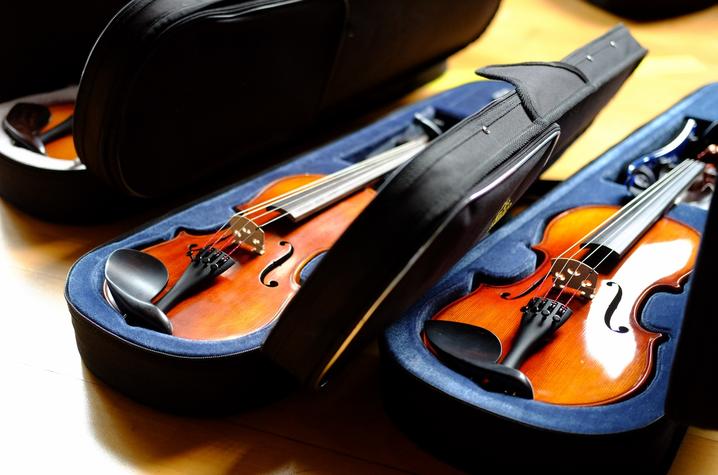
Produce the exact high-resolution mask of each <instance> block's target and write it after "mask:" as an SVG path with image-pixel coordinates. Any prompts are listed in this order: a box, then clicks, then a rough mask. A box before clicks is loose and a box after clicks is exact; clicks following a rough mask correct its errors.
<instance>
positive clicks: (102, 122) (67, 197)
mask: <svg viewBox="0 0 718 475" xmlns="http://www.w3.org/2000/svg"><path fill="white" fill-rule="evenodd" d="M85 3H86V2H82V5H81V8H79V9H76V8H68V7H67V5H66V4H64V5H63V6H64V7H65V8H67V10H68V12H72V14H77V15H78V18H86V15H87V18H90V17H91V18H92V21H90V20H89V19H88V21H87V22H86V23H85V24H83V25H82V26H81V27H78V28H77V31H82V32H83V33H82V34H81V35H80V36H81V39H80V40H78V41H79V43H82V44H81V45H80V46H77V47H76V45H75V43H72V44H70V43H66V42H64V41H58V42H55V43H53V45H52V46H51V47H48V48H49V51H53V52H54V53H56V54H54V55H53V60H54V61H55V60H56V61H62V58H63V56H62V54H60V52H56V51H55V49H56V48H57V49H63V50H64V49H66V48H70V47H72V48H73V52H72V53H71V54H70V59H69V60H68V64H67V65H63V66H62V71H67V74H65V73H63V74H61V75H60V76H61V79H60V78H58V79H53V81H51V82H48V83H45V82H42V83H38V84H37V87H53V85H54V84H56V83H58V82H59V83H60V84H61V85H65V82H63V81H67V78H68V77H69V78H71V80H72V81H73V82H74V81H77V78H78V76H79V73H80V70H81V69H80V65H81V64H82V61H85V60H86V63H85V68H84V71H83V72H82V78H81V80H80V86H79V91H78V96H77V104H76V113H75V127H74V138H75V147H76V149H77V152H78V155H79V157H80V159H81V161H82V162H83V164H84V165H85V166H86V167H87V169H85V168H84V167H79V168H77V169H73V170H63V171H57V170H51V169H42V168H38V167H32V166H26V165H24V164H22V163H19V162H17V161H14V160H13V159H12V158H8V157H2V156H0V172H2V175H3V177H4V178H3V179H2V180H0V193H2V195H3V196H4V197H5V198H6V199H8V200H9V201H11V202H13V203H14V204H15V205H17V206H19V207H20V208H22V209H24V210H25V211H28V212H30V213H33V214H35V215H38V216H41V217H43V218H46V219H51V220H57V221H88V220H93V219H97V218H98V217H99V218H103V217H107V216H116V215H118V214H120V213H122V212H127V211H128V210H129V209H131V207H130V205H134V206H139V205H142V204H143V201H142V200H139V199H138V198H159V197H166V196H167V195H169V194H174V195H180V194H181V195H184V196H194V197H196V196H201V195H203V194H206V193H208V192H210V191H212V190H216V189H217V188H219V187H221V186H224V185H226V184H227V183H231V182H232V181H235V180H236V179H238V178H241V177H246V176H250V175H252V174H254V173H257V172H258V171H260V170H262V169H264V168H267V167H268V166H270V165H271V164H272V162H271V161H272V160H274V161H277V160H278V159H279V158H280V157H281V153H275V154H274V155H272V156H271V157H272V158H270V157H268V156H267V154H266V153H265V152H269V151H273V152H277V149H278V148H279V146H280V145H286V146H287V147H288V146H289V145H290V143H291V144H295V143H296V142H297V141H298V139H300V138H301V139H305V136H304V135H303V133H304V132H308V131H311V130H309V129H310V128H311V127H313V126H314V127H315V128H318V127H319V125H320V124H319V122H320V120H321V125H324V126H331V125H333V124H332V121H336V120H337V119H338V118H339V117H340V116H341V118H342V119H346V118H347V117H348V116H349V115H351V114H353V113H356V112H359V111H361V110H367V109H368V108H370V107H372V106H373V105H376V104H379V103H381V102H383V101H386V100H387V99H389V98H391V97H395V96H397V95H398V94H400V93H404V92H406V91H408V90H410V89H412V88H414V87H416V86H418V85H419V84H422V83H424V82H426V81H428V80H430V79H432V78H434V77H436V76H437V75H438V74H440V73H441V72H442V71H443V68H444V60H445V58H446V57H447V56H449V55H450V54H452V53H454V52H455V51H457V50H459V49H461V48H462V47H464V46H466V45H467V44H468V43H470V42H471V41H473V40H475V39H476V38H477V37H478V36H479V35H480V34H481V33H482V32H483V31H484V29H485V28H486V26H487V25H488V23H489V22H490V21H491V19H492V18H493V15H494V13H495V12H496V9H497V8H498V4H499V0H480V1H472V0H451V1H448V2H434V1H431V0H419V1H410V0H390V1H386V2H374V1H371V0H346V1H345V0H250V1H247V0H187V1H183V2H177V1H175V0H134V1H131V2H127V1H126V0H124V1H123V0H115V1H114V2H100V3H102V4H103V6H102V7H99V6H94V4H93V6H90V7H87V8H85V7H86V6H84V4H85ZM24 5H34V6H35V7H37V11H36V14H35V15H34V16H33V15H31V14H30V12H25V11H24V10H22V9H21V10H18V11H19V12H22V14H23V18H35V17H42V18H45V17H46V16H47V15H48V14H50V13H53V12H55V11H56V9H57V8H58V7H59V5H55V6H53V7H52V8H50V9H49V10H47V11H46V10H44V9H43V8H44V7H38V5H37V4H36V2H32V3H27V4H24ZM122 5H124V8H122V9H120V7H121V6H122ZM83 9H84V10H83ZM78 10H79V11H78ZM100 10H101V11H100ZM118 10H119V12H118ZM95 11H100V13H99V14H97V15H95V13H94V12H95ZM114 12H117V13H116V14H115V15H114V17H112V19H111V21H109V24H107V26H106V27H105V29H104V31H102V33H101V34H100V35H99V38H98V39H97V41H96V43H95V46H94V48H92V51H91V53H90V54H89V57H87V56H86V55H87V52H88V50H89V46H90V45H91V42H92V41H93V40H94V38H96V37H97V36H96V35H97V34H98V33H100V29H101V20H105V21H106V20H108V19H109V18H110V16H111V15H110V14H111V13H114ZM63 15H65V14H58V15H57V18H58V19H62V18H64V16H63ZM3 18H4V19H6V20H7V19H10V20H11V22H14V24H15V26H14V28H15V29H14V30H13V31H17V28H19V27H20V26H21V25H22V26H23V28H24V27H26V26H27V25H26V24H25V23H24V22H22V21H19V20H18V17H17V16H16V15H14V14H13V15H9V16H3ZM6 20H0V21H6ZM47 21H48V20H47V19H43V20H41V23H42V24H44V22H47ZM69 25H74V23H73V22H70V23H69ZM24 31H26V30H24ZM51 31H55V30H51ZM73 31H74V30H73ZM73 31H71V32H69V33H68V35H69V36H70V37H72V35H73V34H74V33H73ZM1 34H2V33H0V35H1ZM38 37H39V35H38ZM63 45H66V46H63ZM13 51H17V52H18V54H20V52H22V55H23V58H22V61H33V60H34V61H37V58H38V57H42V56H43V55H41V54H39V53H38V51H37V50H32V51H31V50H29V49H28V50H25V49H23V48H16V49H13ZM13 54H14V53H13ZM19 64H23V63H22V62H21V63H19ZM30 71H33V72H32V75H33V76H35V75H39V72H38V71H37V68H35V69H31V70H30ZM18 84H20V83H19V82H18ZM28 84H34V83H33V82H28ZM0 85H1V83H0ZM26 89H28V88H27V87H24V88H20V89H18V88H15V87H14V86H12V87H10V86H8V91H9V92H8V93H7V94H5V93H4V91H0V94H4V95H5V96H7V97H8V98H9V97H10V96H12V97H14V94H15V93H16V92H17V93H21V92H23V93H24V92H37V91H30V90H27V91H26ZM314 132H317V130H314ZM38 187H39V188H40V189H42V190H43V192H39V193H38V192H34V193H29V192H28V190H29V189H33V190H37V189H38ZM45 190H46V191H45ZM132 198H134V199H132Z"/></svg>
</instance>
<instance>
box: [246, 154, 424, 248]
mask: <svg viewBox="0 0 718 475" xmlns="http://www.w3.org/2000/svg"><path fill="white" fill-rule="evenodd" d="M424 143H425V141H422V142H416V143H414V144H413V146H412V147H405V148H403V149H402V150H401V152H404V151H409V152H412V151H413V152H415V153H412V155H411V157H413V156H414V155H416V153H418V150H419V149H420V148H423V144H424ZM414 148H415V149H416V150H412V149H414ZM392 150H393V149H392ZM396 156H399V153H393V154H391V155H390V156H386V157H382V159H381V160H380V161H378V162H376V163H374V164H372V166H374V167H379V166H381V165H383V164H384V163H385V162H389V161H390V159H394V158H395V157H396ZM411 157H409V158H411ZM403 162H406V160H404V161H403ZM397 166H398V165H397ZM366 168H369V167H362V168H357V169H352V174H341V175H336V177H335V179H334V180H332V182H331V184H332V185H335V184H336V183H341V182H342V181H343V180H347V179H351V178H352V177H353V176H354V175H356V174H358V173H360V172H363V171H364V170H365V169H366ZM326 184H329V182H327V183H326ZM323 192H324V188H323V186H322V187H313V188H312V189H309V190H307V191H306V192H304V193H302V194H301V196H296V197H295V199H294V200H290V201H289V202H287V203H282V205H281V206H283V207H288V206H290V205H292V204H295V203H297V202H299V201H300V200H303V199H308V198H311V197H312V196H313V195H319V194H320V193H323ZM258 211H261V210H257V212H258ZM281 211H282V210H279V209H277V210H267V211H265V212H263V213H262V214H260V215H258V216H253V217H252V220H253V221H256V220H259V219H261V218H263V217H265V216H269V215H271V214H272V213H275V212H280V213H281V214H280V215H279V216H276V217H274V218H272V219H271V220H270V221H268V222H266V223H263V224H262V225H260V226H258V227H259V228H263V227H264V226H268V225H269V224H271V223H273V222H275V221H278V220H279V219H282V218H284V217H285V216H288V215H290V214H291V213H290V212H287V211H284V212H281ZM243 216H246V214H245V215H243ZM247 238H248V237H247ZM247 238H245V239H243V240H242V241H239V244H243V243H244V242H246V240H247Z"/></svg>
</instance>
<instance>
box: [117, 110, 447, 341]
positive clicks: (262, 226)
mask: <svg viewBox="0 0 718 475" xmlns="http://www.w3.org/2000/svg"><path fill="white" fill-rule="evenodd" d="M416 120H418V121H419V122H422V121H424V122H425V119H424V118H421V119H416ZM434 127H437V126H436V125H435V124H434V125H433V126H432V130H433V128H434ZM429 136H430V134H420V135H419V136H418V137H415V138H411V139H409V140H408V141H406V142H405V143H403V144H401V145H398V146H396V147H394V148H391V149H389V150H388V151H386V152H383V153H380V154H378V155H375V156H372V157H369V158H367V159H365V160H363V161H361V162H358V163H356V164H354V165H352V166H350V167H347V168H345V169H343V170H340V171H338V172H336V173H333V174H330V175H326V176H321V175H297V176H288V177H285V178H282V179H279V180H277V181H275V182H273V183H271V184H270V185H268V186H267V187H266V188H264V189H263V190H262V191H261V192H260V193H259V194H257V196H255V197H254V198H253V199H251V200H250V201H248V202H246V203H243V204H241V205H239V206H237V207H235V211H236V212H235V214H233V215H232V216H231V218H230V219H229V221H228V222H227V223H226V224H225V225H224V226H222V227H220V228H219V229H218V230H217V231H216V232H213V233H193V232H188V231H181V232H179V234H177V235H176V236H175V237H174V238H172V239H170V240H168V241H164V242H160V243H157V244H154V245H151V246H149V247H147V248H145V249H142V252H143V253H146V254H149V255H151V256H153V257H155V258H157V259H159V261H161V263H162V264H163V265H164V266H165V267H166V269H167V271H168V274H169V280H168V282H167V285H166V287H165V289H164V290H163V291H162V292H160V293H159V294H158V295H157V297H156V298H154V299H153V300H152V301H151V302H145V301H141V299H137V298H133V297H132V296H131V295H128V294H129V293H128V292H125V291H123V290H122V289H120V288H117V287H115V288H114V289H113V288H111V289H110V293H111V294H112V297H113V299H114V300H115V304H116V305H117V307H118V308H119V310H120V311H122V312H123V313H125V314H126V315H127V321H128V322H131V323H132V324H135V325H141V326H144V327H146V328H150V329H153V330H156V331H160V332H163V333H167V334H171V335H174V336H176V337H180V338H187V339H192V340H221V339H228V338H236V337H240V336H243V335H247V334H249V333H252V332H255V331H257V330H259V329H261V328H263V327H265V326H267V325H269V324H270V323H272V322H273V321H274V320H275V319H276V318H277V317H278V316H279V315H280V314H281V312H282V310H283V309H284V308H285V306H286V305H287V304H288V303H289V301H290V300H291V298H292V297H293V296H294V295H295V294H296V292H297V291H298V290H299V288H300V286H301V280H302V272H303V270H305V268H306V266H307V265H308V264H309V263H310V262H312V261H314V260H315V258H317V257H318V256H320V255H321V254H322V253H324V252H325V251H327V250H328V249H329V248H330V247H331V246H332V245H333V244H334V242H335V241H336V240H337V239H338V238H339V236H340V235H341V234H342V233H343V232H344V231H345V230H346V228H347V227H348V226H349V225H350V224H351V222H352V221H354V219H355V218H356V217H357V216H358V215H359V214H360V213H361V212H362V211H363V210H364V208H365V207H366V206H367V205H368V204H369V202H370V201H371V200H372V198H373V197H374V196H375V194H376V191H375V190H374V189H373V188H371V186H370V185H372V184H373V183H374V182H375V181H377V180H378V179H380V178H381V177H383V176H384V175H386V174H387V173H389V172H390V171H392V170H394V169H395V168H397V167H399V166H400V165H402V164H404V163H406V162H407V161H408V160H409V159H411V158H412V157H413V156H414V155H416V154H417V153H419V152H420V151H421V150H423V148H424V147H426V145H427V143H428V141H429V140H430V137H429ZM110 260H112V256H111V257H110ZM108 262H109V261H108ZM106 269H107V268H106ZM106 275H107V273H106ZM108 282H109V279H108Z"/></svg>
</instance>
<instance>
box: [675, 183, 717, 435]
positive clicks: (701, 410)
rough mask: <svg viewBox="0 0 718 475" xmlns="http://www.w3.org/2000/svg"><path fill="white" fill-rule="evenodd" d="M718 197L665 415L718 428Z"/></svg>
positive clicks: (714, 200)
mask: <svg viewBox="0 0 718 475" xmlns="http://www.w3.org/2000/svg"><path fill="white" fill-rule="evenodd" d="M716 242H718V193H714V194H713V198H712V200H711V205H710V209H709V211H708V219H707V221H706V226H705V229H704V232H703V238H702V239H701V247H700V250H699V252H698V258H697V259H696V266H695V269H694V270H693V274H692V276H691V289H690V292H689V295H688V304H687V306H686V310H685V314H684V317H683V325H682V328H681V332H680V338H679V339H678V346H677V349H676V356H675V361H674V362H673V366H672V368H671V379H670V384H669V386H668V397H667V400H666V414H668V415H669V416H670V417H671V418H673V419H675V420H679V421H682V422H684V423H686V424H690V425H695V426H700V427H706V428H713V429H715V428H717V427H718V405H716V394H718V378H716V374H715V366H716V361H718V354H717V353H718V345H716V341H715V339H716V335H718V317H717V315H716V310H715V309H714V308H713V303H712V299H713V296H715V291H716V278H715V276H714V275H713V272H714V271H715V270H716V268H718V248H716Z"/></svg>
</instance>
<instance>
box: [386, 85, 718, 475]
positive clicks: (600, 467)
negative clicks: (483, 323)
mask: <svg viewBox="0 0 718 475" xmlns="http://www.w3.org/2000/svg"><path fill="white" fill-rule="evenodd" d="M689 118H692V119H695V120H698V121H701V122H703V123H707V124H711V123H715V122H716V121H718V84H713V85H709V86H706V87H704V88H702V89H700V90H698V91H696V92H695V93H693V94H692V95H690V96H689V97H687V98H685V99H684V100H682V101H681V102H680V103H678V104H677V105H675V106H674V107H672V108H671V109H670V110H668V111H666V112H665V113H663V114H661V115H660V116H659V117H657V118H655V119H654V120H653V121H651V122H650V123H648V124H647V125H645V126H644V127H642V128H640V129H639V130H637V131H635V132H633V133H632V134H630V135H629V136H628V137H627V138H626V139H624V140H623V141H622V142H621V143H619V144H617V145H615V146H614V147H612V148H611V149H610V150H608V151H607V152H606V153H604V154H603V155H601V156H600V157H598V158H597V159H595V160H594V161H592V162H591V163H590V164H589V165H587V166H586V167H585V168H583V169H582V170H581V171H580V172H578V173H577V174H576V175H574V176H573V177H571V178H569V179H568V180H566V181H565V182H564V183H561V184H560V185H559V186H557V187H556V188H555V189H553V190H552V191H551V192H549V193H548V194H546V195H545V196H543V197H542V198H541V199H540V200H538V201H537V202H535V203H533V204H531V205H530V207H528V208H527V209H526V210H525V211H523V212H522V213H520V214H519V215H518V216H517V217H516V218H515V219H513V220H511V221H510V222H508V223H507V224H506V225H504V226H502V227H501V228H500V229H497V230H496V231H495V232H494V233H493V234H491V235H490V236H488V237H487V238H486V239H484V240H483V241H481V242H480V243H479V244H478V245H477V246H475V247H474V248H472V249H471V250H470V251H469V252H468V253H466V255H465V256H464V257H463V258H462V259H461V260H460V261H459V262H458V263H457V264H456V265H455V266H454V267H453V268H452V269H451V271H450V272H448V273H447V274H446V275H444V277H442V278H441V280H440V281H439V282H438V283H437V284H436V285H435V286H434V287H433V288H432V289H431V290H429V291H428V292H427V293H425V294H424V296H423V297H422V298H421V299H420V300H419V301H417V302H416V303H415V304H414V305H413V306H412V307H411V308H410V309H409V310H408V311H407V312H405V313H404V314H403V316H402V317H401V318H399V319H398V320H397V321H395V322H394V323H393V324H391V325H390V326H389V327H388V329H387V330H386V332H385V333H384V335H383V337H382V338H381V344H380V347H381V354H382V365H381V368H382V371H383V377H382V381H383V386H384V394H385V400H386V406H387V409H388V411H389V412H390V414H391V415H392V416H393V418H394V419H395V420H396V421H397V422H398V423H399V425H400V426H401V427H402V428H403V429H404V430H405V431H406V432H407V433H408V434H410V436H411V437H412V438H413V439H414V440H416V441H417V442H418V443H419V444H420V445H421V446H422V447H424V448H426V449H427V450H430V451H432V452H434V453H436V454H438V455H439V456H441V457H442V458H445V459H446V460H450V461H452V462H453V463H455V464H457V465H459V466H460V467H462V468H464V469H466V470H468V471H470V472H477V473H478V472H482V471H483V470H485V469H486V467H497V466H500V467H502V470H504V471H506V472H507V473H519V471H523V470H528V469H531V470H538V471H544V470H550V471H552V472H556V468H557V467H559V468H561V469H562V471H561V473H563V471H565V472H566V473H607V471H610V470H613V471H615V472H616V473H663V472H665V471H667V469H668V467H669V466H670V462H671V460H672V457H673V455H674V453H675V450H676V449H677V447H678V443H679V442H680V440H681V438H682V435H683V433H684V430H685V427H686V424H691V425H697V426H702V427H711V428H715V427H716V426H718V411H716V409H715V394H716V389H718V383H716V378H715V370H714V367H713V365H714V364H715V343H714V341H713V336H714V335H715V330H716V327H717V326H718V323H717V322H716V318H715V317H716V312H715V311H714V310H713V304H714V303H713V301H712V296H713V295H715V278H714V276H713V275H712V274H713V272H714V269H715V265H716V263H717V262H718V261H716V251H715V240H714V239H715V234H716V232H718V209H717V208H718V206H716V198H715V197H714V198H713V199H712V206H711V207H710V211H706V210H705V209H704V208H701V207H698V206H695V205H693V204H685V203H680V204H678V205H677V206H675V207H674V208H672V209H671V210H670V211H669V213H668V217H669V218H672V219H674V220H676V221H678V222H679V223H682V224H685V225H688V226H690V227H691V228H693V229H695V230H698V231H699V232H701V233H703V238H702V245H701V248H700V251H699V254H698V260H697V265H696V268H695V270H694V272H693V273H692V274H691V277H690V279H688V281H687V283H685V285H681V286H680V287H679V288H675V289H665V288H664V289H661V290H658V291H657V292H655V294H653V295H651V296H650V297H649V299H648V300H647V303H646V304H645V306H644V307H643V308H642V310H641V311H640V317H639V321H640V324H641V326H643V327H644V328H646V329H648V330H652V331H656V332H659V333H661V334H662V335H663V337H662V338H661V340H660V342H659V344H658V346H657V351H656V353H655V356H654V361H653V365H654V367H653V371H652V373H651V375H650V379H649V380H648V382H647V384H646V385H645V387H644V388H643V389H642V390H640V392H638V393H637V394H635V395H632V396H631V397H629V398H627V399H623V400H619V401H617V402H612V403H609V404H605V405H597V406H569V405H557V404H549V403H545V402H540V401H536V400H533V399H524V398H521V397H515V396H511V395H506V394H502V393H499V392H491V391H488V390H486V389H484V388H483V387H481V386H480V385H479V384H477V380H475V379H473V378H472V375H471V373H470V372H469V373H467V372H464V371H461V370H460V369H458V368H457V367H453V368H452V367H451V366H452V365H450V364H448V365H447V364H445V362H442V360H441V359H440V358H437V356H436V355H435V354H434V353H433V352H432V351H430V350H429V349H427V346H426V344H425V340H424V339H423V337H422V335H423V331H424V329H425V323H426V321H427V320H428V319H430V318H432V316H434V315H436V314H437V313H438V312H439V311H440V310H441V309H442V308H444V307H446V306H447V305H449V304H451V303H452V302H456V301H458V300H459V299H461V298H462V297H463V296H465V295H467V294H469V293H470V292H472V291H473V290H474V289H475V288H477V286H479V285H504V284H507V283H512V282H517V281H519V280H520V279H522V278H524V277H526V276H529V275H531V274H532V273H533V271H534V269H536V268H537V265H538V263H539V260H538V259H539V257H538V256H539V255H540V254H539V252H537V251H534V250H533V249H532V246H535V245H536V244H537V243H539V242H540V241H541V240H542V239H543V236H544V231H545V229H546V226H547V223H548V222H549V221H551V220H552V219H553V218H554V217H556V216H558V215H559V214H561V213H562V212H564V211H566V210H570V209H573V208H576V207H581V206H585V205H601V204H606V205H622V204H625V203H627V202H628V199H629V198H631V197H632V196H630V195H629V193H628V190H627V187H626V185H625V184H624V182H625V179H626V178H625V176H626V169H627V166H628V165H629V164H630V163H631V162H632V161H633V160H636V159H637V158H639V157H642V156H646V154H649V153H650V152H654V151H656V150H658V149H660V148H661V147H663V146H664V145H666V144H668V143H669V142H671V140H672V139H673V138H674V137H676V135H677V134H678V133H679V131H680V130H681V129H682V128H683V127H684V124H685V123H686V120H687V119H689ZM668 255H670V254H669V253H668V250H667V249H666V253H665V254H664V256H668ZM656 258H658V259H660V257H654V259H656ZM666 258H667V257H666ZM655 270H656V272H661V271H660V266H656V267H655ZM476 311H477V312H481V311H482V308H481V307H478V306H477V307H476ZM593 317H595V318H597V321H600V323H599V325H601V326H603V325H604V321H603V320H604V318H603V314H601V315H593ZM507 318H517V319H518V318H520V312H519V314H518V315H517V316H511V315H508V316H507ZM614 325H617V324H614ZM609 328H610V327H609ZM558 331H560V330H558ZM590 337H591V335H590V334H587V335H585V339H586V342H587V344H591V343H592V342H591V341H590V340H591V338H590ZM593 343H596V342H595V341H594V342H593ZM550 344H551V343H550V342H549V343H547V345H550ZM614 349H615V355H614V356H615V361H613V362H612V363H613V364H615V365H618V367H619V368H620V367H621V365H623V364H625V363H626V362H625V361H624V360H625V359H626V357H628V359H629V360H630V358H631V356H632V355H630V354H629V355H626V354H625V352H623V353H622V350H621V348H620V347H618V346H617V347H615V348H614ZM609 367H610V365H609ZM576 384H580V382H579V381H577V382H576Z"/></svg>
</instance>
